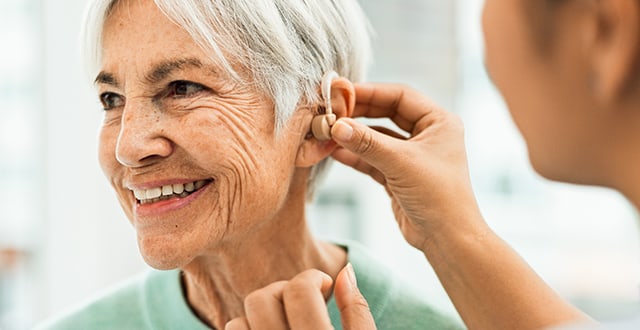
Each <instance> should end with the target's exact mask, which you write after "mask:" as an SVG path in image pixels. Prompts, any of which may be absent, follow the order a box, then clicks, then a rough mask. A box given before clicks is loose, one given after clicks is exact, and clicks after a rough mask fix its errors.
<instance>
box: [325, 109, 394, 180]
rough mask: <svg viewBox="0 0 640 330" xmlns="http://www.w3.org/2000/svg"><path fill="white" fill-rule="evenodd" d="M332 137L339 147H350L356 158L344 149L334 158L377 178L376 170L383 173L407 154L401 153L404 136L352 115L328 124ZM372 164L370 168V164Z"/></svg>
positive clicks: (378, 178)
mask: <svg viewBox="0 0 640 330" xmlns="http://www.w3.org/2000/svg"><path fill="white" fill-rule="evenodd" d="M331 135H332V137H333V139H334V140H335V141H336V142H337V143H338V145H340V146H341V147H343V148H345V149H347V150H349V151H351V152H352V153H353V154H354V155H357V156H358V158H355V157H353V156H351V157H349V156H348V155H346V154H344V152H338V153H337V157H342V158H336V159H338V160H340V161H344V162H345V163H346V164H347V165H349V166H352V167H354V168H356V169H358V170H359V171H361V172H364V173H367V174H369V175H371V174H375V175H371V176H372V177H373V178H374V179H376V181H378V182H380V181H381V180H380V179H381V178H380V177H379V175H378V174H377V173H376V172H375V171H378V172H381V173H382V174H386V173H387V170H388V169H389V168H392V167H394V166H395V165H397V164H398V162H397V161H396V160H399V159H400V158H402V157H405V156H406V155H403V154H402V151H401V149H402V143H404V142H405V141H404V140H400V139H397V138H395V137H391V136H388V135H386V134H383V133H380V132H378V131H376V130H374V129H371V128H369V127H367V126H366V125H364V124H362V123H359V122H357V121H355V120H353V119H352V118H341V119H339V120H338V121H337V122H336V123H335V124H334V125H333V127H332V128H331ZM369 167H373V168H369Z"/></svg>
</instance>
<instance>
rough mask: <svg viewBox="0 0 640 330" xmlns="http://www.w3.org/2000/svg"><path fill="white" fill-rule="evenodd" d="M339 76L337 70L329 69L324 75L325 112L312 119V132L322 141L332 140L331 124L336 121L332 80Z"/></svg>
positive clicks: (321, 88)
mask: <svg viewBox="0 0 640 330" xmlns="http://www.w3.org/2000/svg"><path fill="white" fill-rule="evenodd" d="M338 77H339V76H338V74H337V73H336V72H335V71H329V72H327V73H325V75H324V76H323V77H322V82H321V84H320V91H321V93H322V99H323V100H324V104H325V107H324V108H325V113H323V114H319V115H317V116H315V117H313V120H312V121H311V132H312V133H313V136H314V137H315V138H316V139H318V140H320V141H326V140H331V126H333V124H335V122H336V115H335V114H334V113H333V110H332V109H331V82H332V81H333V80H334V79H336V78H338Z"/></svg>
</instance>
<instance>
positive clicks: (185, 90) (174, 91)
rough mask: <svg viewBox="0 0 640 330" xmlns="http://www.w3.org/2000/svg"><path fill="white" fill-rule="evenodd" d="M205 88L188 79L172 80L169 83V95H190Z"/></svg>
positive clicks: (180, 96)
mask: <svg viewBox="0 0 640 330" xmlns="http://www.w3.org/2000/svg"><path fill="white" fill-rule="evenodd" d="M204 90H206V87H204V86H202V85H200V84H197V83H194V82H190V81H184V80H179V81H174V82H172V83H171V84H169V96H171V97H174V98H183V97H190V96H193V95H195V94H198V93H200V92H202V91H204Z"/></svg>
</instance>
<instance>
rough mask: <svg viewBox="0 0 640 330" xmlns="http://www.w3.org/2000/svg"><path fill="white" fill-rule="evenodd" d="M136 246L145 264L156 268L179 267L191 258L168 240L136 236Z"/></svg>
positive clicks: (168, 268)
mask: <svg viewBox="0 0 640 330" xmlns="http://www.w3.org/2000/svg"><path fill="white" fill-rule="evenodd" d="M138 248H139V250H140V254H141V255H142V258H143V259H144V261H145V262H146V263H147V265H149V266H151V267H153V268H155V269H158V270H170V269H176V268H181V267H183V266H184V265H186V264H188V263H189V262H190V261H191V259H193V258H189V257H188V256H187V255H185V254H184V249H181V248H178V247H177V246H176V244H175V241H174V242H173V244H172V243H171V242H169V241H168V240H158V239H143V238H140V237H139V238H138Z"/></svg>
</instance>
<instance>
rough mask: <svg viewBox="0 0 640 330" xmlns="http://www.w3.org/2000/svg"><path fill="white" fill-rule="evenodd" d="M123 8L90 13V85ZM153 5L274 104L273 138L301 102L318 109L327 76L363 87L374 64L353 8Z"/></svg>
mask: <svg viewBox="0 0 640 330" xmlns="http://www.w3.org/2000/svg"><path fill="white" fill-rule="evenodd" d="M121 1H122V0H94V1H92V2H91V3H90V5H89V7H88V10H87V13H86V15H85V21H84V29H83V36H82V40H81V42H82V43H83V45H82V50H83V51H84V52H85V54H84V55H85V62H86V66H87V70H88V73H89V74H90V75H91V76H92V78H93V77H95V75H96V74H97V73H98V71H99V69H100V65H101V61H102V59H101V57H102V54H101V49H102V44H101V43H102V30H103V26H104V23H105V20H106V19H107V18H108V17H109V15H110V14H111V12H112V11H113V8H114V7H115V5H116V4H117V3H118V2H121ZM127 1H131V0H127ZM154 2H155V4H156V5H157V6H158V8H159V9H160V10H161V11H162V12H163V13H164V14H165V15H166V16H167V17H168V18H169V19H170V20H172V21H173V22H175V23H176V24H178V25H179V26H180V27H182V28H183V29H185V30H186V31H187V32H188V33H189V34H190V35H191V36H192V37H193V39H194V40H195V42H196V43H197V44H198V45H199V46H200V47H202V49H203V50H204V51H205V52H206V53H207V54H211V59H212V60H213V61H215V62H216V63H218V64H219V65H221V66H222V67H223V68H224V69H226V70H227V71H228V73H229V74H230V76H231V77H232V78H233V79H234V80H236V81H237V82H238V83H242V84H249V85H251V86H253V87H255V88H257V89H258V90H260V91H262V92H264V93H265V94H266V95H267V96H269V97H271V98H272V100H273V103H274V106H275V127H276V132H280V131H281V130H282V129H283V128H284V127H285V126H286V124H287V122H288V120H289V118H290V117H291V115H292V113H293V112H294V111H295V110H296V108H297V107H298V106H299V105H300V102H301V101H302V102H305V103H306V105H313V104H319V103H320V101H321V100H320V96H319V95H318V86H319V82H320V80H321V78H322V76H323V74H324V73H325V72H327V71H329V70H334V71H336V72H338V74H339V75H341V76H343V77H346V78H347V79H349V80H351V81H353V82H360V81H363V80H364V77H365V72H366V69H367V67H368V64H369V61H370V58H371V48H370V47H371V46H370V41H369V25H368V23H367V19H366V17H365V15H364V13H363V11H362V9H361V8H360V6H359V4H358V3H357V0H154ZM230 56H232V57H233V58H230ZM238 58H240V60H238ZM234 64H240V65H242V67H243V68H246V69H247V71H248V72H249V73H250V77H248V78H242V77H241V75H240V74H238V73H237V72H236V71H235V70H234V68H233V65H234ZM328 161H329V159H325V160H323V161H322V162H320V163H319V164H317V165H315V166H314V167H313V168H312V170H311V174H310V176H309V181H308V191H307V194H308V196H309V197H310V196H311V195H312V193H313V191H314V189H315V185H316V184H317V182H316V181H317V180H318V177H320V176H321V175H322V174H323V173H324V172H326V167H327V165H328Z"/></svg>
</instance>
